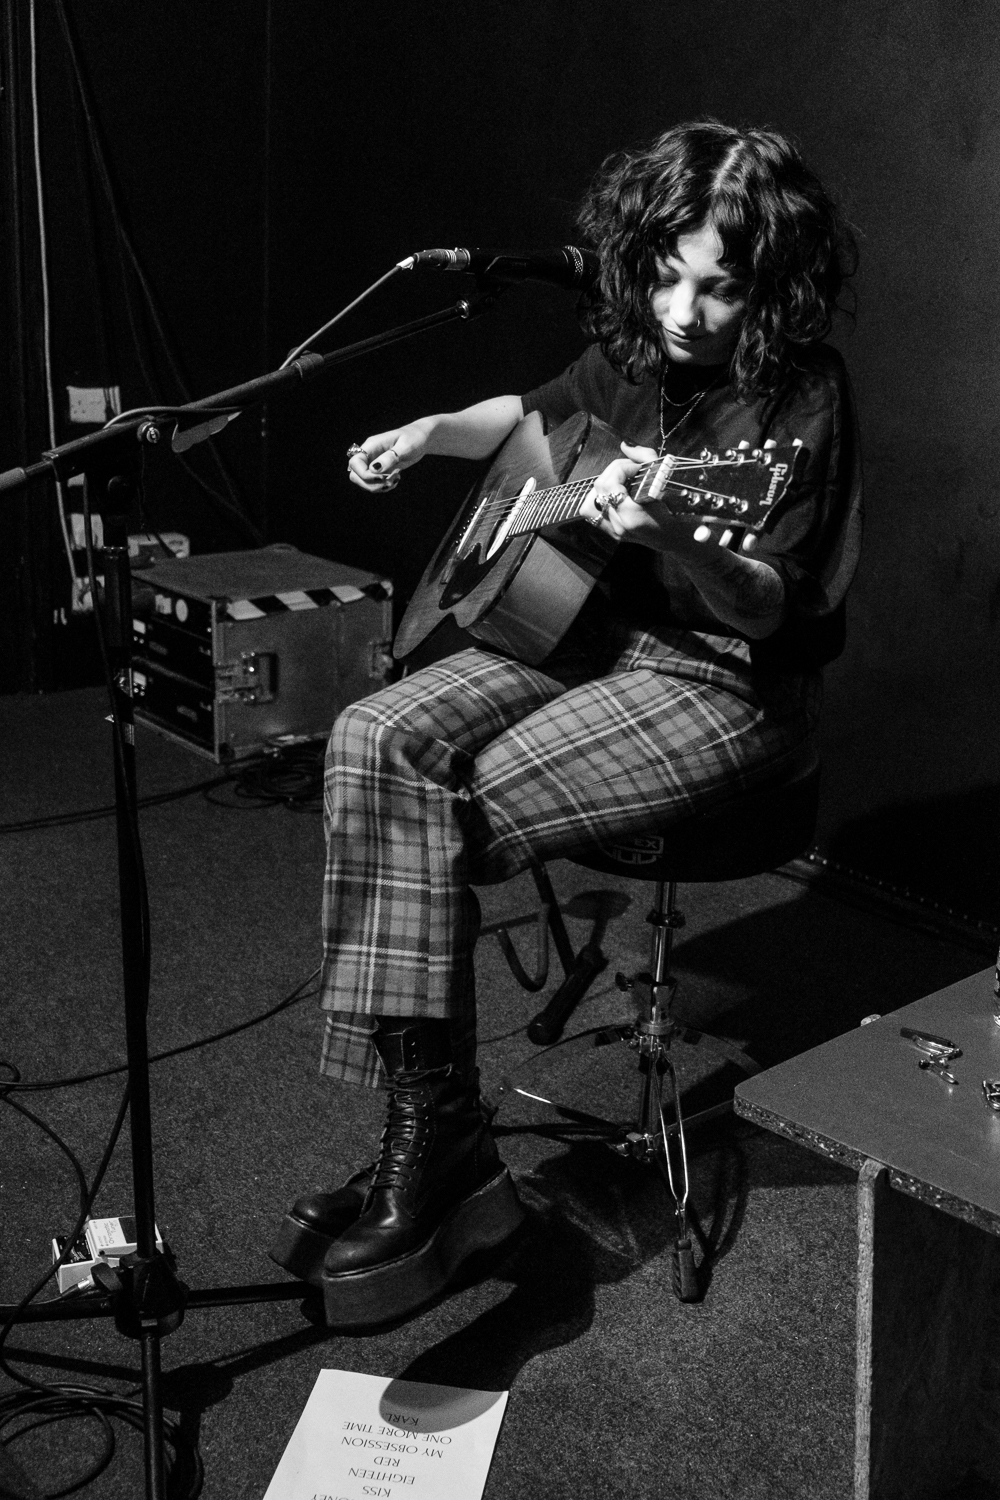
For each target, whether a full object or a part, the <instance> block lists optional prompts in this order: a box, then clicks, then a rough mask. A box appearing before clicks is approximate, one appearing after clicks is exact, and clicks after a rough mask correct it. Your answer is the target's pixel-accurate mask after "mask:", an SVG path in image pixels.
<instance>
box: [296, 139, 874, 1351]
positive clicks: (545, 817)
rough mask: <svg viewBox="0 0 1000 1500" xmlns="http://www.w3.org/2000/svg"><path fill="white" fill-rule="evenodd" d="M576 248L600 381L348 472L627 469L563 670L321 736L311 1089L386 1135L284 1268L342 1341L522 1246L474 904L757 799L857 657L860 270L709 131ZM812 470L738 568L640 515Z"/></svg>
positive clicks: (390, 484)
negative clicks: (497, 1130) (512, 1235)
mask: <svg viewBox="0 0 1000 1500" xmlns="http://www.w3.org/2000/svg"><path fill="white" fill-rule="evenodd" d="M579 223H580V226H581V229H582V230H583V232H584V234H585V235H586V236H587V238H588V239H589V240H590V242H591V244H592V245H593V246H594V248H595V249H596V251H597V252H598V255H599V258H600V276H599V281H598V284H597V287H596V288H595V292H594V294H593V296H592V297H591V299H590V302H589V305H588V307H587V309H586V311H585V313H584V317H585V326H586V329H587V332H588V333H589V334H590V336H591V338H592V342H591V344H590V345H589V347H588V348H587V350H586V352H585V353H584V354H583V356H582V357H581V358H580V359H579V360H577V361H576V363H575V364H574V365H572V366H571V367H570V368H569V369H568V370H566V371H565V372H564V373H563V374H562V375H560V376H558V377H557V378H556V379H554V380H552V381H550V382H549V383H548V384H547V385H543V386H541V387H539V388H538V389H536V390H533V391H530V392H529V393H527V394H526V395H523V396H515V395H506V396H498V397H495V398H494V399H492V400H489V401H484V402H480V403H479V404H478V405H475V406H471V407H468V408H466V409H465V410H463V411H458V412H451V413H444V414H441V415H437V416H430V417H422V418H419V419H417V420H416V421H412V422H408V423H406V424H405V425H403V426H400V427H394V428H391V429H390V430H388V431H386V432H381V433H377V434H374V435H372V436H370V437H367V438H366V439H365V440H364V442H363V443H361V444H359V445H357V446H356V447H354V448H352V450H351V455H350V459H349V473H350V478H351V480H352V482H353V483H354V484H356V485H358V486H360V487H361V488H362V489H365V490H368V491H371V492H381V491H385V490H387V489H391V488H394V487H395V486H396V485H397V484H398V483H399V482H400V477H401V476H402V475H404V474H405V471H406V470H407V469H408V468H410V467H411V466H412V465H413V464H415V463H417V462H418V461H419V460H420V459H421V458H422V457H424V455H425V454H428V453H433V454H450V455H455V456H459V457H463V458H484V457H487V456H488V455H490V454H492V453H494V451H495V450H496V449H498V448H499V447H500V445H501V444H503V443H504V442H505V440H507V439H508V437H509V436H510V434H511V433H512V432H513V431H514V429H515V428H516V427H517V426H518V424H519V423H520V422H521V421H522V418H524V417H526V416H527V415H528V414H529V413H539V414H540V416H541V419H542V421H543V422H544V424H545V427H546V428H547V429H552V428H556V427H558V426H559V424H561V423H563V422H564V421H566V420H567V419H569V418H570V417H572V416H573V415H574V413H577V412H587V413H590V414H592V415H593V416H595V417H597V418H600V419H601V420H602V421H603V422H605V423H607V424H608V425H609V426H610V428H612V429H613V430H614V432H615V433H616V434H618V436H619V437H620V438H621V439H623V441H622V442H621V447H620V450H619V455H618V456H616V457H614V458H613V460H612V461H610V462H608V463H607V466H606V467H604V468H603V469H602V471H601V472H600V473H599V474H598V475H597V476H596V478H595V479H594V481H593V484H592V485H589V484H588V485H587V487H586V493H585V499H584V503H583V505H582V510H581V512H580V514H581V515H582V518H583V520H585V521H589V522H590V523H591V524H592V525H593V527H594V529H595V532H596V531H599V532H600V533H601V534H602V535H603V537H604V538H606V539H608V542H609V543H610V544H614V543H620V545H608V547H607V551H608V552H609V554H610V560H609V561H608V562H607V565H606V567H605V568H604V570H603V572H602V574H601V576H600V579H599V582H598V584H597V587H596V588H595V589H594V591H593V592H592V593H591V594H590V596H589V598H587V600H586V603H584V604H583V607H582V608H581V609H580V611H579V613H578V614H577V615H576V618H575V619H574V620H573V623H572V624H571V625H570V626H569V628H568V630H567V631H566V633H565V634H564V635H563V637H562V639H561V640H560V641H559V643H558V644H557V645H556V646H555V647H554V649H553V650H552V651H551V652H550V654H548V655H547V656H545V657H544V658H543V659H542V660H541V661H537V660H536V661H535V662H534V663H533V664H527V663H526V662H524V661H521V660H518V659H517V656H516V654H514V653H512V652H510V651H507V650H503V649H499V648H496V647H493V648H491V647H489V646H487V645H477V646H475V647H473V648H471V649H469V650H466V651H463V652H461V653H460V654H458V655H456V656H453V657H450V658H448V659H446V660H444V661H440V662H438V663H436V664H435V665H432V666H430V667H425V668H423V669H422V670H420V671H418V672H415V673H414V674H412V675H411V676H409V677H406V678H404V680H402V681H401V682H398V683H396V684H394V685H392V686H390V687H388V688H386V689H384V690H383V691H381V692H378V693H375V694H373V695H372V696H371V697H368V698H364V699H362V700H361V701H360V702H357V703H355V704H353V705H352V706H351V707H350V708H348V709H347V710H346V711H345V712H344V713H343V714H342V715H341V717H340V718H339V719H338V721H337V723H336V725H335V726H334V730H333V735H332V738H331V741H330V748H329V753H328V760H327V782H326V813H327V844H328V864H327V879H326V887H325V902H324V913H323V918H324V936H325V961H324V968H323V992H322V995H323V1006H324V1008H325V1009H326V1011H327V1012H328V1016H327V1029H326V1037H325V1043H324V1051H323V1060H322V1067H323V1070H324V1071H325V1072H326V1073H327V1074H329V1075H330V1076H332V1077H337V1078H341V1079H347V1080H350V1081H353V1082H359V1083H366V1084H370V1085H371V1084H375V1083H377V1082H378V1081H379V1079H380V1077H381V1078H383V1079H384V1082H385V1085H386V1087H387V1089H388V1094H389V1107H388V1122H387V1125H386V1128H385V1131H384V1132H383V1136H382V1142H381V1146H380V1149H379V1152H378V1157H377V1161H376V1162H375V1164H374V1165H373V1166H372V1167H370V1168H367V1169H365V1170H364V1171H363V1172H361V1173H359V1174H357V1175H356V1176H355V1178H353V1179H351V1180H350V1181H349V1182H348V1183H347V1184H345V1185H344V1186H343V1187H342V1188H340V1189H339V1190H336V1191H333V1192H329V1193H321V1194H317V1195H314V1196H311V1197H304V1198H300V1199H299V1200H298V1202H297V1203H296V1204H295V1205H294V1207H293V1208H292V1209H291V1210H290V1211H289V1214H288V1215H287V1216H286V1219H285V1221H284V1225H283V1228H282V1232H281V1235H280V1237H279V1239H278V1241H277V1243H276V1244H275V1246H274V1247H273V1248H272V1251H271V1253H272V1256H273V1257H274V1258H275V1259H276V1260H278V1262H279V1263H280V1264H282V1265H285V1266H287V1267H288V1268H289V1269H290V1270H292V1271H294V1272H295V1273H296V1274H297V1275H300V1276H304V1277H306V1278H307V1279H310V1280H312V1281H314V1282H316V1284H318V1285H322V1286H323V1287H324V1289H325V1292H326V1297H327V1307H328V1311H329V1310H330V1308H331V1307H332V1308H334V1309H336V1308H337V1307H341V1306H342V1307H343V1309H344V1315H343V1318H342V1319H341V1321H343V1322H344V1323H372V1324H375V1323H379V1322H384V1321H386V1319H387V1318H390V1317H398V1316H401V1315H404V1314H406V1313H408V1312H410V1311H413V1310H414V1309H415V1308H416V1307H417V1306H419V1305H420V1304H421V1303H422V1302H424V1301H426V1300H427V1299H428V1298H429V1297H431V1296H433V1295H435V1294H436V1293H437V1292H439V1291H440V1290H441V1289H442V1287H443V1285H444V1284H446V1282H447V1280H448V1279H449V1277H450V1276H451V1275H452V1274H453V1272H454V1270H455V1269H456V1267H457V1265H458V1264H459V1263H460V1262H461V1261H462V1260H463V1259H464V1258H465V1257H467V1256H468V1255H470V1254H472V1253H473V1252H475V1251H477V1250H481V1249H486V1248H489V1247H490V1246H492V1245H495V1244H496V1243H498V1242H499V1241H500V1240H502V1239H503V1238H504V1237H505V1236H506V1235H507V1234H508V1233H509V1232H511V1230H513V1229H514V1228H515V1227H516V1226H517V1224H518V1222H519V1219H520V1216H521V1215H520V1209H519V1205H518V1202H517V1197H516V1194H515V1192H514V1189H513V1186H512V1183H511V1181H510V1178H509V1176H508V1174H507V1171H506V1169H505V1168H504V1167H503V1165H502V1163H501V1161H500V1159H499V1157H498V1155H497V1151H496V1147H495V1145H494V1143H493V1140H492V1137H491V1136H490V1133H489V1130H488V1127H487V1125H486V1124H485V1123H484V1119H483V1115H482V1112H481V1110H480V1107H479V1096H478V1087H477V1076H478V1075H477V1073H476V1070H475V995H474V981H473V950H474V948H475V943H476V936H477V931H478V923H479V908H478V903H477V901H476V897H475V895H474V893H473V889H472V887H473V886H474V885H476V884H480V883H482V884H489V883H492V882H497V881H504V880H507V879H509V878H510V877H511V876H513V875H515V874H517V873H518V872H519V871H521V870H523V869H525V867H526V866H527V865H528V864H529V862H530V861H531V860H533V859H537V860H548V859H551V858H554V857H558V856H561V855H566V854H572V853H573V852H574V851H577V850H580V849H581V848H582V847H585V846H587V845H588V844H590V845H592V844H594V843H602V842H613V841H614V840H615V839H620V838H622V837H625V836H629V835H634V834H636V833H640V832H642V831H644V830H646V829H647V828H648V827H649V826H650V824H653V823H655V824H656V826H657V828H660V827H662V826H664V825H666V824H668V823H669V821H670V819H671V818H672V817H676V818H682V817H685V816H687V815H688V814H690V813H691V812H692V811H693V810H695V809H697V808H700V807H702V806H704V805H706V804H708V803H709V802H710V801H712V800H713V799H716V800H719V799H724V798H726V797H727V796H730V795H733V794H734V793H737V792H738V791H739V790H740V789H741V787H743V786H746V785H749V784H752V783H753V781H754V780H755V779H766V776H767V774H768V770H769V768H770V767H771V766H773V765H774V764H775V763H776V762H778V761H780V759H781V758H782V757H783V756H785V755H786V754H787V753H788V752H789V751H790V750H793V749H794V748H795V747H796V746H797V745H799V744H801V743H802V742H803V741H805V740H806V739H807V738H808V737H809V735H810V734H811V733H812V732H813V730H814V728H815V724H816V717H817V712H818V707H819V698H820V669H821V667H822V666H823V664H824V662H826V661H829V660H831V659H832V657H834V656H836V655H837V653H838V651H839V650H840V648H841V644H842V631H843V599H844V595H845V593H846V591H847V587H848V584H849V583H850V580H851V577H852V575H853V573H854V569H855V566H856V562H857V556H858V548H859V540H860V488H861V486H860V470H859V461H858V453H857V441H856V434H855V424H854V416H853V408H852V403H851V397H850V391H849V387H848V383H847V378H846V374H845V372H844V368H843V365H842V362H841V360H840V357H839V355H838V354H837V353H836V352H835V351H834V350H832V349H831V348H830V347H828V346H827V345H825V344H823V343H822V342H821V340H822V339H823V338H824V336H825V335H826V334H827V332H828V331H829V328H830V324H831V318H832V315H833V313H834V310H835V308H836V304H837V299H838V297H839V295H840V292H841V289H842V286H843V283H844V280H845V278H846V277H847V276H848V275H849V274H850V273H851V271H852V270H853V265H854V258H855V253H854V245H853V240H852V238H851V236H850V232H849V230H848V229H847V227H846V226H845V224H844V223H843V221H842V219H841V218H840V216H839V214H838V212H837V210H836V208H835V207H834V205H833V203H832V202H831V200H830V198H829V197H828V195H827V194H826V193H825V191H824V190H823V188H822V186H821V185H820V183H819V182H818V181H817V179H816V177H815V176H814V175H813V174H812V172H811V171H810V170H809V169H808V168H807V167H806V166H805V164H804V163H803V161H802V160H801V158H800V156H799V154H798V152H797V150H796V149H795V147H794V146H793V145H792V144H791V143H790V142H789V141H788V140H786V139H785V138H784V137H783V136H781V135H779V134H778V133H777V132H774V131H768V130H736V129H731V128H729V127H727V126H724V125H722V124H719V123H718V122H716V121H712V120H707V121H698V122H694V123H690V124H686V125H681V126H678V127H676V128H674V129H672V130H668V131H667V132H666V133H665V134H664V135H662V136H661V137H660V138H659V139H658V140H656V141H654V142H653V143H652V144H651V145H649V146H647V147H643V148H640V149H636V150H628V151H623V152H621V153H620V154H618V155H616V156H614V157H612V158H611V159H610V160H609V161H608V162H606V163H605V165H604V167H603V168H602V170H601V172H600V173H599V174H598V176H597V178H596V180H595V181H594V183H593V185H592V187H591V189H590V191H589V192H588V194H587V196H586V197H585V199H584V202H583V205H582V207H581V210H580V216H579ZM534 421H535V422H536V423H537V422H538V418H537V417H536V418H535V419H534ZM795 443H798V444H801V445H802V457H803V462H802V464H801V466H800V468H799V470H797V476H798V477H797V480H796V483H795V486H794V493H793V494H792V497H791V500H790V502H789V503H788V504H787V505H786V506H785V507H784V508H783V510H782V511H781V512H780V514H778V515H776V516H775V517H774V518H773V524H769V525H768V527H767V529H766V530H764V531H762V532H760V533H759V534H754V533H752V532H751V533H747V535H746V536H745V537H744V538H743V540H742V542H740V541H736V543H735V545H734V543H733V540H732V537H731V533H729V532H723V533H722V542H723V544H722V545H720V544H719V543H720V534H719V531H718V529H717V528H713V527H710V526H709V525H705V524H698V523H697V521H696V522H695V524H692V522H691V520H688V519H678V518H677V517H675V516H674V515H673V514H672V513H671V512H670V511H669V510H668V508H667V507H666V506H665V505H664V504H662V503H661V502H660V501H659V500H658V499H657V498H655V497H651V496H650V494H649V493H647V494H646V495H645V496H643V495H642V494H641V492H640V493H639V494H638V495H635V496H633V495H632V494H630V492H629V486H630V484H631V485H632V488H633V490H634V489H635V488H636V487H635V485H634V483H633V481H634V476H636V475H637V474H638V472H639V471H640V470H641V469H642V468H643V467H644V466H647V465H648V464H650V463H651V462H652V461H653V460H655V459H656V458H657V455H658V454H665V453H669V454H674V455H678V456H680V457H682V458H683V457H689V458H697V457H699V456H700V455H702V454H703V453H704V452H705V450H710V451H711V452H713V453H724V452H726V451H728V450H735V451H736V453H737V454H738V453H740V452H741V451H743V452H745V451H746V450H747V449H749V450H750V451H751V452H755V451H759V452H764V453H766V452H767V451H768V445H771V444H781V445H792V444H795ZM590 472H593V471H590ZM579 524H581V523H577V525H579ZM588 535H589V533H588ZM593 539H596V538H593Z"/></svg>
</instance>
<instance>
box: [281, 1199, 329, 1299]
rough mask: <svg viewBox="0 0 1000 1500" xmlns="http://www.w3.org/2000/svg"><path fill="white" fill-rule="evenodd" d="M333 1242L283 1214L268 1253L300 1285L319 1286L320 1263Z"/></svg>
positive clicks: (317, 1231) (290, 1215)
mask: <svg viewBox="0 0 1000 1500" xmlns="http://www.w3.org/2000/svg"><path fill="white" fill-rule="evenodd" d="M334 1238H335V1236H333V1235H330V1234H321V1233H320V1231H319V1230H318V1229H310V1228H309V1227H308V1225H306V1224H302V1223H300V1222H299V1220H298V1219H296V1218H294V1217H293V1215H292V1214H286V1215H285V1217H284V1218H283V1219H282V1221H281V1228H280V1229H279V1230H278V1237H277V1239H276V1240H275V1242H274V1244H273V1245H272V1246H271V1247H270V1249H269V1250H268V1252H267V1253H268V1255H269V1256H270V1257H271V1259H272V1260H273V1261H274V1262H275V1263H276V1264H277V1265H279V1266H281V1267H283V1269H284V1270H286V1271H291V1273H292V1275H293V1276H297V1277H298V1278H299V1280H300V1281H308V1282H310V1283H311V1284H312V1285H313V1286H322V1285H323V1262H324V1260H325V1259H326V1252H327V1251H328V1250H329V1248H330V1246H331V1245H332V1244H333V1241H334Z"/></svg>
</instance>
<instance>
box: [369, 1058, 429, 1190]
mask: <svg viewBox="0 0 1000 1500" xmlns="http://www.w3.org/2000/svg"><path fill="white" fill-rule="evenodd" d="M427 1077H428V1075H427V1074H426V1073H424V1074H420V1075H419V1076H418V1077H414V1078H412V1079H406V1078H397V1079H394V1080H393V1082H392V1083H391V1084H390V1085H389V1118H388V1120H387V1121H386V1126H385V1129H384V1130H383V1131H382V1138H381V1140H380V1142H379V1152H378V1161H377V1163H376V1166H375V1174H374V1176H373V1177H372V1182H371V1187H370V1188H369V1194H371V1193H373V1192H375V1191H376V1189H378V1188H388V1187H397V1186H404V1185H406V1183H407V1182H408V1181H409V1179H410V1178H412V1176H413V1174H414V1173H415V1171H416V1170H417V1168H418V1166H419V1165H420V1161H421V1159H422V1158H423V1157H424V1156H425V1155H426V1153H427V1150H428V1148H429V1146H430V1144H431V1142H432V1140H433V1138H434V1129H433V1122H434V1100H433V1098H432V1096H431V1091H430V1089H429V1087H428V1085H427V1082H426V1081H425V1080H426V1079H427Z"/></svg>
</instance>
